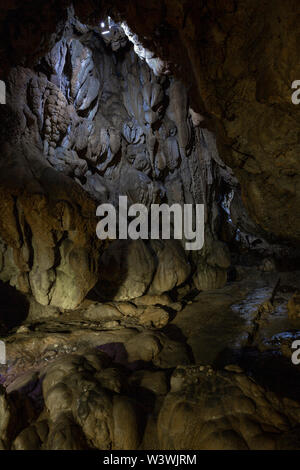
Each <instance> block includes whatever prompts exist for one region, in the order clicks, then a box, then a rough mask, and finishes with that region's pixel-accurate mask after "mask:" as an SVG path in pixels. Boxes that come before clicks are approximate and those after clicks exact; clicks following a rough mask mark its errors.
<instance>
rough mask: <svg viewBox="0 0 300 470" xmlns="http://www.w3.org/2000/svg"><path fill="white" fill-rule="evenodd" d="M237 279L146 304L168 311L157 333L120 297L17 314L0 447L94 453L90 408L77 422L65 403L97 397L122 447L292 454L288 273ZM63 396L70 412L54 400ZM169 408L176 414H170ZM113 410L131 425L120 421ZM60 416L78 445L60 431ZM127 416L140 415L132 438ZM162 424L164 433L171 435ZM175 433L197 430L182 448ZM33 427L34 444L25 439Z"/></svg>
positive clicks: (294, 408) (294, 380)
mask: <svg viewBox="0 0 300 470" xmlns="http://www.w3.org/2000/svg"><path fill="white" fill-rule="evenodd" d="M237 272H238V276H237V280H236V281H234V282H230V283H228V284H227V285H226V286H225V287H224V288H223V289H219V290H216V291H211V292H200V293H197V294H196V293H195V296H194V297H193V299H192V300H191V298H190V299H188V296H187V297H186V298H185V297H182V298H181V301H180V302H175V303H171V304H170V305H171V306H170V305H169V306H163V305H159V306H156V307H155V309H154V310H153V308H152V307H151V309H150V314H151V315H152V317H151V318H152V319H153V318H154V319H157V318H159V319H161V318H164V320H165V319H166V317H165V316H163V317H161V315H162V313H166V311H167V312H168V315H169V316H168V319H169V321H168V322H167V324H165V325H164V326H163V327H161V328H154V327H149V326H145V325H143V324H141V323H140V322H139V321H138V320H137V318H136V317H133V316H132V315H129V314H128V312H132V309H133V305H132V304H131V303H130V302H127V303H126V302H123V303H122V309H121V310H122V312H123V313H122V312H121V311H119V310H118V309H117V308H116V305H117V303H115V304H113V303H108V304H100V303H97V302H93V301H85V303H84V304H83V305H81V306H80V308H79V309H78V310H77V311H75V312H64V313H61V314H60V315H59V316H57V315H56V316H55V317H51V316H50V317H46V318H44V319H42V318H40V319H38V320H37V319H35V320H33V318H32V316H31V317H30V315H29V317H28V318H27V320H26V321H25V323H23V324H22V325H21V326H20V327H18V328H15V330H13V331H12V332H11V333H10V334H8V335H7V336H6V337H5V338H4V340H5V342H6V347H7V359H8V361H7V365H5V366H0V384H2V385H4V387H5V389H6V397H7V398H6V399H7V400H8V401H9V403H11V405H9V406H11V407H12V408H11V409H15V410H19V411H17V412H16V411H15V413H17V415H18V416H19V414H20V416H21V417H20V419H19V421H18V423H19V424H18V425H17V426H16V428H15V431H14V435H13V436H11V438H10V439H11V440H10V443H4V444H3V445H4V446H8V447H10V446H12V448H15V449H18V448H19V449H36V448H42V449H43V448H46V449H47V448H50V449H61V448H66V449H69V448H73V449H81V448H106V447H105V446H106V445H107V444H106V441H105V439H106V437H105V436H106V435H105V433H104V434H103V433H102V434H99V435H98V434H97V432H95V429H96V427H95V426H96V425H95V424H93V423H94V420H95V419H96V420H97V419H98V418H97V416H98V415H97V413H98V412H99V411H98V410H99V409H102V408H101V406H102V405H101V406H100V408H97V406H98V405H97V403H96V402H95V403H94V401H93V400H94V398H93V399H92V398H91V399H90V401H89V407H90V414H89V415H88V416H90V418H86V419H83V418H81V415H80V413H81V411H80V410H81V408H80V407H79V408H78V409H77V405H76V403H77V404H78V403H79V404H81V405H80V406H83V405H84V403H85V400H86V399H87V398H85V397H86V393H94V394H96V395H94V396H97V397H98V398H97V400H103V399H104V398H103V396H105V397H106V398H105V400H108V401H107V404H106V405H105V406H106V407H108V408H107V409H110V408H109V407H110V406H111V405H109V404H108V403H113V404H115V403H122V405H116V406H117V408H116V410H117V411H114V412H113V413H114V414H113V419H114V420H115V419H119V418H115V416H118V413H119V412H120V413H121V414H120V417H121V418H120V421H118V424H117V425H116V424H114V426H117V428H115V429H118V431H117V432H118V433H119V432H120V434H119V435H120V436H127V437H128V436H131V437H130V439H132V441H130V439H129V437H128V439H129V441H130V442H126V443H125V441H124V442H123V439H125V437H124V438H123V437H122V442H121V441H120V442H118V440H116V441H115V444H114V445H115V448H145V449H161V448H166V449H178V448H182V449H185V448H192V449H216V448H222V449H247V448H248V449H274V448H275V449H282V448H299V447H300V436H299V442H298V440H297V439H298V437H297V436H298V434H299V433H298V432H297V433H296V434H295V433H294V432H293V429H298V426H299V425H298V423H299V421H300V403H299V396H300V372H299V368H298V367H297V366H296V365H294V364H293V363H292V361H291V355H292V352H293V350H292V348H291V345H292V342H293V341H294V340H295V339H297V338H298V339H299V338H300V319H293V320H292V319H290V318H289V316H288V308H287V302H288V300H289V298H290V297H291V296H292V294H293V292H295V291H296V290H297V288H298V285H299V279H300V272H296V271H294V272H280V273H279V272H272V273H266V272H261V271H257V270H254V269H252V268H247V269H246V268H241V269H238V270H237ZM279 278H280V283H278V280H279ZM179 307H180V308H179ZM85 312H87V313H88V314H87V313H85ZM116 312H119V317H118V316H117V313H116ZM124 312H127V315H125V314H124ZM147 312H148V313H149V311H148V310H147ZM153 312H154V314H155V315H156V316H155V315H154V317H153ZM157 315H158V317H157ZM91 318H93V319H91ZM97 319H98V320H97ZM103 353H105V354H103ZM89 390H90V392H89ZM67 391H68V393H67ZM0 392H1V386H0ZM1 393H2V394H3V388H2V392H1ZM66 393H67V395H66ZM103 394H104V395H103ZM71 395H72V397H73V405H72V406H71V405H70V404H69V401H68V400H69V399H68V400H67V399H66V397H67V396H71ZM101 397H102V398H101ZM0 398H1V397H0ZM66 400H67V401H66ZM97 400H96V401H97ZM110 400H112V401H110ZM119 400H120V401H119ZM128 400H129V401H128ZM101 403H102V402H101ZM176 403H178V406H179V408H176V407H175V408H172V407H173V406H175V404H176ZM180 403H183V405H182V406H183V408H182V410H184V411H180V410H181V405H180ZM0 404H1V403H0ZM5 406H6V405H5ZM70 406H71V408H70ZM78 406H79V405H78ZM114 406H115V405H114ZM119 406H121V408H118V407H119ZM176 406H177V405H176ZM170 407H171V408H170ZM114 410H115V408H114ZM122 410H123V411H122ZM124 410H126V413H128V414H129V415H130V416H131V418H130V419H131V420H133V421H132V422H131V421H129V422H128V423H127V421H126V420H125V422H124V419H123V414H122V413H123V412H125V411H124ZM141 410H142V411H141ZM174 410H175V411H174ZM189 410H191V411H189ZM70 413H71V414H70ZM109 413H110V412H109ZM109 413H108V415H107V416H106V418H105V419H111V418H109V416H110V414H109ZM115 413H117V414H116V415H115ZM174 413H175V414H174ZM178 413H179V414H178ZM182 413H183V414H182ZM177 415H178V416H177ZM194 415H195V416H194ZM72 416H73V418H72ZM134 416H135V417H134ZM173 416H174V418H173ZM176 416H177V417H176ZM216 416H219V418H218V419H216ZM141 417H142V418H141ZM70 419H71V421H72V420H75V421H76V422H77V423H79V424H80V426H81V427H82V430H83V431H84V434H85V436H86V437H87V441H86V440H85V439H86V438H84V440H83V441H82V439H81V438H80V439H79V437H78V436H77V434H76V432H75V431H74V430H72V429H73V428H72V426H73V424H70ZM89 419H91V420H92V421H89ZM101 419H102V418H101ZM135 419H137V420H138V421H139V420H140V419H142V421H143V425H142V426H143V431H141V430H137V428H136V424H134V423H135V421H134V420H135ZM172 419H174V420H175V424H174V425H173V424H170V423H171V421H172ZM170 420H171V421H170ZM182 420H183V421H182ZM169 421H170V423H169ZM183 422H185V423H186V425H183V424H182V423H183ZM30 423H31V424H30ZM72 423H73V421H72ZM168 423H169V424H168ZM172 423H173V422H172ZM176 423H177V424H176ZM61 426H63V428H64V430H66V429H69V428H68V426H71V428H70V429H71V431H70V433H69V434H68V433H66V432H65V431H63V434H61V433H60V429H61ZM139 426H140V425H139ZM166 426H167V429H174V436H173V437H170V436H171V435H170V433H169V431H168V433H167V434H166V433H165V431H164V429H165V427H166ZM184 426H192V427H193V426H194V427H195V429H197V433H196V434H195V436H194V438H193V439H192V441H191V440H187V442H185V441H184V439H185V438H186V437H185V436H186V432H185V431H183V429H184ZM200 428H201V432H198V431H199V429H200ZM22 429H23V431H22ZM40 429H44V431H45V437H43V438H41V437H39V438H38V439H37V437H36V435H37V434H36V433H37V432H40ZM99 429H100V428H99ZM193 429H194V428H193ZM208 430H209V434H208V436H209V437H207V435H206V433H207V432H208ZM20 431H21V432H20ZM101 432H102V431H101ZM18 433H20V434H18ZM74 433H75V434H74ZM171 434H172V433H171ZM47 436H48V437H47ZM61 436H63V438H62V437H61ZM132 436H133V437H132ZM165 436H167V437H165ZM295 436H296V441H295ZM127 437H126V439H127ZM103 439H104V440H103ZM114 439H117V438H116V436H115V437H114ZM176 439H177V440H178V441H177V440H176ZM188 439H191V437H189V438H188ZM102 446H104V447H102ZM124 446H125V447H124ZM126 446H128V447H126ZM0 448H1V447H0Z"/></svg>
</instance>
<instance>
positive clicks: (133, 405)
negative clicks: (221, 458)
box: [0, 0, 300, 450]
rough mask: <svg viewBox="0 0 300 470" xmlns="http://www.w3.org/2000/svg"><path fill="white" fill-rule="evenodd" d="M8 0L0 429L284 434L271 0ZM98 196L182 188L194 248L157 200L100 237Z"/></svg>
mask: <svg viewBox="0 0 300 470" xmlns="http://www.w3.org/2000/svg"><path fill="white" fill-rule="evenodd" d="M8 3H9V2H8ZM29 3H30V5H31V8H29V9H28V10H27V11H26V12H25V10H24V8H25V7H15V8H14V7H12V8H11V9H9V8H8V9H7V11H4V10H5V8H4V10H3V11H4V13H1V12H0V25H3V35H4V34H6V35H8V36H7V37H8V40H7V44H8V46H7V49H5V48H3V51H4V52H3V51H2V50H0V55H1V54H2V55H3V66H2V68H3V70H2V71H1V76H0V78H3V80H4V81H5V84H6V104H3V105H0V119H1V129H0V170H1V171H0V198H1V218H0V219H1V220H0V340H1V344H2V345H5V354H6V358H5V362H4V361H3V364H0V449H3V450H10V449H12V450H57V449H65V450H69V449H70V450H84V449H88V450H92V449H100V450H109V449H115V450H129V449H173V450H174V449H175V450H177V449H205V450H207V449H210V450H212V449H231V450H245V449H247V450H251V449H267V450H273V449H299V448H300V431H299V429H300V398H299V397H300V395H299V392H300V369H299V368H298V367H299V366H298V367H297V364H298V362H295V360H293V359H292V356H293V351H294V349H295V344H296V343H295V342H297V339H298V340H299V345H300V282H299V281H300V271H299V265H300V264H299V261H300V248H299V240H300V223H299V210H298V211H297V209H299V204H300V202H299V174H300V172H299V158H297V157H298V156H299V148H300V140H299V120H300V115H299V109H298V108H297V107H296V106H294V105H293V104H291V103H290V100H289V98H287V94H288V90H286V89H285V88H284V86H283V85H282V83H281V82H280V80H283V81H284V80H285V77H283V76H282V74H283V72H282V73H281V75H280V74H279V73H278V74H277V72H278V70H281V69H280V67H279V65H278V64H280V60H281V59H282V57H283V56H284V52H282V51H281V49H279V52H278V54H277V56H276V58H277V59H276V60H278V62H276V61H275V59H274V61H273V64H271V65H270V61H269V62H267V61H266V60H265V57H266V56H268V54H270V53H271V52H272V51H273V48H274V50H276V48H278V44H277V43H276V40H275V39H274V37H275V36H272V34H271V32H272V31H273V30H272V27H271V26H272V25H274V28H275V29H276V28H279V29H280V28H282V29H281V30H280V31H286V32H285V34H290V36H289V38H290V41H289V43H288V46H287V47H289V48H290V51H291V54H290V57H292V58H291V59H290V68H292V65H293V64H292V61H293V60H295V61H296V59H297V54H296V52H295V55H293V54H292V52H293V51H295V44H294V42H293V40H292V37H293V31H295V30H293V25H294V23H293V20H292V19H291V18H292V15H289V14H288V10H289V9H288V8H287V12H283V11H282V10H281V9H280V6H279V5H278V6H277V7H274V12H273V13H272V14H270V16H269V18H268V21H269V23H268V28H269V30H268V28H267V26H266V24H265V23H263V25H261V23H260V21H261V20H260V19H259V18H261V16H263V15H260V10H259V8H264V7H263V6H258V5H257V4H258V3H259V2H252V5H251V6H249V9H248V10H247V8H243V6H241V5H240V3H241V2H231V1H230V2H227V7H226V8H225V6H224V5H223V3H224V2H216V3H217V4H218V3H220V4H221V3H222V5H223V7H224V8H223V10H222V12H221V11H219V10H218V8H217V7H216V6H215V8H216V11H214V10H213V9H212V10H211V9H210V8H208V7H205V6H203V5H202V2H199V5H198V6H197V7H196V6H195V7H191V6H189V7H187V8H190V9H191V10H187V11H181V10H179V11H177V8H178V6H176V5H174V7H173V8H171V7H172V5H173V3H174V4H176V2H172V1H171V0H168V1H166V2H161V3H162V4H164V5H165V8H166V11H167V13H166V12H164V22H162V20H161V18H160V17H159V18H157V15H158V13H157V12H156V10H155V8H154V7H153V11H152V10H151V9H150V6H149V12H150V13H149V12H148V13H147V9H146V10H145V12H142V13H141V14H140V15H139V14H138V11H140V10H138V7H135V8H136V10H134V11H135V12H136V16H134V15H133V17H132V11H133V10H132V9H133V8H134V7H133V5H135V2H134V1H132V2H128V6H124V5H123V6H122V5H121V3H122V2H114V3H115V4H116V8H113V7H112V6H111V3H113V2H103V4H105V5H106V4H107V6H106V7H105V6H103V5H102V7H101V8H100V7H99V8H96V7H95V6H93V5H94V2H87V4H88V5H89V8H88V7H86V10H85V9H84V8H83V7H82V6H80V5H79V2H76V1H75V2H74V4H73V5H68V7H66V8H65V9H63V8H64V7H60V8H62V10H60V9H59V8H58V7H57V8H56V13H55V14H54V13H53V12H52V13H53V14H52V16H51V15H50V13H49V10H48V9H47V8H48V7H47V6H46V5H45V6H43V7H42V6H41V5H40V2H37V1H31V2H29ZM66 3H68V2H66ZM118 3H120V5H118ZM145 3H146V4H147V5H150V4H151V5H152V3H155V2H145ZM187 3H190V2H187ZM195 3H197V2H195ZM204 3H205V2H204ZM208 3H210V2H208ZM211 3H214V4H215V2H211ZM246 3H249V2H246ZM250 3H251V2H250ZM266 3H267V4H268V2H266ZM275 3H276V5H277V2H275ZM279 3H280V2H279ZM287 3H289V4H290V12H291V11H293V10H292V8H294V5H296V3H297V2H293V1H292V0H289V2H287ZM200 4H201V5H200ZM229 4H230V5H233V4H235V8H233V7H232V9H231V8H230V7H229ZM130 5H131V6H130ZM39 8H40V10H39ZM151 8H152V7H151ZM193 8H194V9H195V11H194V12H193ZM276 8H277V9H278V11H277V10H276ZM157 9H158V10H159V14H160V15H162V12H161V10H160V7H158V6H157ZM198 9H199V10H198ZM151 12H152V18H151V19H149V15H150V16H151ZM172 12H177V13H178V15H179V16H178V17H177V16H176V15H175V13H174V15H173V14H172ZM156 13H157V15H156ZM193 13H194V15H193ZM39 14H40V19H39ZM254 14H255V15H256V16H255V19H256V20H255V22H254V23H253V28H252V29H251V34H252V36H251V39H252V42H251V41H250V39H249V40H248V39H247V38H246V35H245V34H244V31H246V30H247V28H248V26H249V23H251V22H252V21H254V20H253V18H254V16H253V15H254ZM277 14H278V15H279V16H280V18H281V20H282V26H278V25H277V23H276V25H275V21H276V19H275V17H276V15H277ZM1 15H2V16H3V15H4V16H3V17H2V16H1ZM30 15H31V16H30ZM34 15H35V16H34ZM214 15H215V17H214ZM33 16H34V18H35V19H34V20H31V19H30V18H32V17H33ZM263 17H264V18H266V15H265V16H263ZM178 18H179V19H178ZM199 18H200V19H199ZM181 20H182V24H179V23H180V21H181ZM31 21H33V23H32V24H31V23H30V22H31ZM43 21H45V24H44V25H43V24H42V23H43ZM198 21H199V22H201V23H200V24H202V25H203V30H201V28H200V31H199V30H198V29H197V28H196V26H197V24H198V23H197V22H198ZM265 21H267V20H265ZM289 22H291V24H292V26H291V27H289V28H288V25H289V24H290V23H289ZM7 25H8V26H7ZM270 25H271V26H270ZM1 27H2V26H1ZM239 27H240V30H239ZM135 28H136V29H135ZM176 28H178V30H177V29H176ZM179 29H180V32H178V31H179ZM228 30H229V31H231V30H232V31H234V32H235V33H236V35H237V38H238V39H236V38H235V34H233V33H232V35H228V36H227V33H228ZM262 30H263V31H267V32H266V37H265V38H264V36H261V31H262ZM287 31H288V32H287ZM151 32H152V34H151ZM1 34H2V33H1ZM239 34H240V36H239ZM204 35H205V38H206V39H205V40H204ZM177 36H178V38H177V39H176V37H177ZM26 38H27V40H26ZM257 38H258V39H257ZM274 42H275V44H273V43H274ZM227 47H228V48H229V52H228V51H227V49H226V48H227ZM282 49H284V47H283V46H282ZM10 51H12V52H13V54H11V53H10ZM245 51H247V53H246V52H245ZM270 51H271V52H270ZM176 54H177V55H176ZM226 54H227V55H226ZM264 54H266V55H265V56H264ZM268 57H269V56H268ZM272 57H273V56H272ZM298 58H299V51H298ZM282 60H283V59H282ZM298 62H299V63H300V61H298ZM245 64H247V66H246V65H245ZM268 67H271V71H270V70H269V68H268ZM272 67H273V68H272ZM297 67H298V66H297ZM297 67H295V70H299V78H300V69H299V67H298V68H297ZM229 70H230V73H229ZM284 70H285V69H284ZM272 73H273V74H274V77H275V78H274V77H273V75H272ZM286 73H287V74H288V73H290V72H286ZM273 78H274V80H273ZM295 78H297V77H295ZM268 79H269V81H270V83H271V84H269V85H268V86H266V83H267V80H268ZM275 79H276V80H275ZM264 87H265V88H264ZM272 87H273V88H272ZM278 90H279V91H278ZM280 93H281V95H280ZM295 123H296V125H295ZM297 126H298V127H297ZM120 196H126V197H127V200H128V204H129V205H133V204H142V205H143V207H145V208H147V210H150V208H151V207H152V205H153V204H165V205H167V206H171V205H173V204H176V205H177V206H179V207H181V208H183V207H185V205H190V206H191V207H196V205H200V204H201V205H204V245H203V247H202V248H201V249H195V250H194V249H192V250H186V249H185V243H186V241H187V238H186V237H187V234H186V233H185V232H184V234H183V236H182V238H181V239H177V238H175V237H174V232H175V229H176V228H178V227H176V225H177V224H176V223H175V220H173V219H172V218H171V236H170V237H163V236H161V232H160V236H159V237H156V238H151V236H150V234H149V236H147V237H144V238H138V239H130V238H126V237H123V238H122V237H119V238H117V237H116V239H106V240H102V239H100V238H99V237H98V236H97V233H96V227H97V223H98V222H99V217H97V215H96V214H97V213H96V211H97V207H98V206H99V205H101V204H110V205H112V206H113V207H115V208H116V211H117V212H116V213H117V214H118V204H119V197H120ZM194 216H195V213H194ZM128 221H132V217H131V216H130V215H129V216H128ZM156 222H157V224H158V226H159V227H160V229H161V225H160V224H161V220H159V219H158V220H157V221H156ZM123 223H124V221H123V222H122V221H121V219H120V222H119V224H117V225H118V227H117V228H118V230H120V229H121V228H122V227H120V226H122V224H123ZM172 234H173V236H172ZM299 345H297V346H298V348H299ZM0 353H1V348H0ZM0 362H1V361H0Z"/></svg>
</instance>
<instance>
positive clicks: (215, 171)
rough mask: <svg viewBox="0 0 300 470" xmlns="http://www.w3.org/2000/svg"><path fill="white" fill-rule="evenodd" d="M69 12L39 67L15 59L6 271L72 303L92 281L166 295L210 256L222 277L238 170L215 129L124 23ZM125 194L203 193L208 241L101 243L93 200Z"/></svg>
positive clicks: (124, 293) (6, 141) (169, 199)
mask: <svg viewBox="0 0 300 470" xmlns="http://www.w3.org/2000/svg"><path fill="white" fill-rule="evenodd" d="M68 14H69V18H68V21H67V23H66V25H65V27H64V29H63V30H62V31H61V33H62V36H61V39H60V40H59V41H58V42H56V43H55V45H54V46H53V47H52V49H51V50H50V51H49V52H48V53H47V54H46V55H45V56H44V57H42V58H40V59H39V61H38V63H37V64H36V66H35V67H34V69H32V68H26V67H24V66H17V67H15V68H12V69H11V71H10V73H9V75H8V78H7V84H8V86H7V89H8V96H7V103H8V105H7V106H4V108H1V110H2V112H3V113H4V112H7V113H8V116H7V124H6V126H4V128H3V129H2V131H1V132H2V139H1V142H2V147H1V162H0V166H1V175H2V176H1V178H0V185H1V194H2V200H3V204H2V217H1V219H2V222H1V225H0V235H1V240H2V241H1V252H2V270H1V280H2V281H4V282H6V281H9V282H10V284H11V285H13V286H16V288H17V289H19V290H21V291H22V292H24V293H29V294H32V295H33V297H34V298H35V300H36V301H37V302H38V303H39V304H41V305H50V306H53V307H59V308H61V309H73V308H76V307H77V306H78V305H79V304H80V303H81V302H82V300H83V299H84V298H85V297H86V295H87V293H88V291H89V290H91V289H92V288H93V287H94V286H95V285H96V289H95V292H97V293H98V294H99V295H101V296H102V297H104V298H107V299H108V300H121V301H122V300H129V299H132V298H135V297H139V296H141V295H143V294H146V293H149V294H155V295H156V294H158V295H160V294H162V293H164V292H166V291H170V290H172V289H173V288H174V287H177V286H180V285H181V284H183V283H184V282H185V281H186V280H187V278H188V277H189V275H190V274H191V270H192V268H193V270H195V269H196V268H197V265H198V264H200V265H201V266H202V264H203V259H204V258H207V257H209V256H210V257H211V260H209V261H208V262H209V263H210V266H211V268H210V271H212V275H211V279H210V284H209V285H210V286H211V287H219V286H222V285H223V284H224V283H225V282H226V273H225V272H224V275H223V277H221V276H218V271H219V268H218V267H217V266H219V265H220V263H221V265H222V266H221V267H222V268H224V269H226V268H227V267H228V263H227V261H226V260H225V264H224V254H223V255H222V248H219V249H218V250H216V243H217V242H216V240H215V239H216V238H217V230H218V224H219V222H220V215H219V213H220V207H219V205H218V198H219V197H220V194H221V186H222V182H223V180H224V178H225V177H226V178H227V179H228V178H229V179H230V178H231V179H232V175H231V174H230V170H229V168H226V166H225V165H224V164H223V163H222V161H221V159H220V158H219V156H218V152H217V149H216V144H215V139H214V136H213V134H211V133H210V132H209V131H207V130H202V129H201V128H200V127H199V122H198V121H197V116H198V115H197V114H195V113H194V112H193V110H192V109H191V108H190V102H189V99H188V96H187V90H186V88H185V86H184V85H183V84H182V82H181V81H179V80H178V79H177V78H175V77H174V76H173V75H171V74H170V71H166V70H162V71H160V72H159V73H158V71H157V70H156V68H155V67H154V65H153V64H154V62H153V61H155V60H156V59H155V58H154V57H151V62H149V61H148V62H147V60H146V59H145V57H143V55H141V53H140V49H137V46H136V44H135V45H134V46H133V45H132V44H131V43H130V41H129V40H128V39H127V36H126V35H125V32H124V31H125V30H126V28H125V30H124V29H123V28H122V26H121V25H120V24H115V23H113V21H112V20H111V19H109V20H108V21H109V23H110V24H109V25H107V26H106V28H107V29H108V31H109V32H110V34H111V38H109V37H108V36H107V34H106V33H107V31H103V30H102V29H101V28H100V29H99V27H94V28H93V27H90V26H86V25H84V24H82V23H81V22H80V21H79V20H78V19H76V18H75V17H74V16H73V15H72V10H71V9H70V10H69V12H68ZM112 38H114V39H112ZM57 39H58V38H57ZM141 47H142V46H141ZM119 49H120V50H119ZM136 52H139V53H138V54H137V53H136ZM146 55H147V54H146ZM147 57H148V55H147ZM149 60H150V59H149ZM3 110H4V111H3ZM198 117H199V116H198ZM13 122H14V124H13ZM8 162H9V164H8ZM120 195H121V196H127V198H128V204H132V203H143V204H144V205H146V206H147V207H148V208H149V206H150V205H151V204H152V203H168V204H169V205H171V204H173V203H177V204H180V205H181V206H182V205H183V204H185V203H189V204H195V203H204V204H205V221H206V228H205V247H204V248H203V250H200V251H199V250H198V251H197V252H193V253H192V254H189V253H185V252H184V250H183V248H182V246H181V245H180V243H179V242H178V243H175V242H173V241H168V240H164V241H162V242H160V241H156V240H152V241H151V243H146V242H143V241H141V240H136V241H129V242H127V241H126V240H119V241H115V242H114V243H112V244H111V245H110V246H109V247H108V248H107V247H106V246H105V247H104V246H103V244H102V243H101V242H100V241H99V240H98V239H97V238H96V234H95V230H96V222H95V208H96V205H97V204H98V203H104V202H106V203H111V204H114V205H115V206H116V207H118V202H119V196H120ZM123 223H124V221H120V222H119V224H118V225H119V226H120V228H121V226H122V225H123ZM104 248H107V249H104ZM103 249H104V252H103V253H102V251H103ZM223 251H224V250H223ZM218 253H219V254H220V255H219V258H220V260H219V261H218V260H217V261H215V260H214V259H213V258H215V257H216V255H217V256H218ZM222 256H223V258H222ZM226 256H227V255H226V254H225V258H226ZM201 263H202V264H201ZM217 278H218V279H217Z"/></svg>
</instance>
